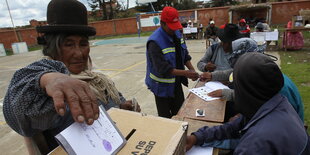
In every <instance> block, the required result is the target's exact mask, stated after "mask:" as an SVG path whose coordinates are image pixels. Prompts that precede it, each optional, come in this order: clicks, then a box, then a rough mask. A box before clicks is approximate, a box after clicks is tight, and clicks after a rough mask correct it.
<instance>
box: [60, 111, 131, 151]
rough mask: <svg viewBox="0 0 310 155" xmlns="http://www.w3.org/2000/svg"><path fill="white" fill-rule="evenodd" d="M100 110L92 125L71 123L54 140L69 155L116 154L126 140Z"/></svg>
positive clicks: (104, 112) (107, 116)
mask: <svg viewBox="0 0 310 155" xmlns="http://www.w3.org/2000/svg"><path fill="white" fill-rule="evenodd" d="M99 109H100V117H99V118H98V120H95V121H94V123H93V124H92V125H87V124H85V123H77V122H75V123H73V124H72V125H70V126H69V127H68V128H66V129H65V130H63V131H62V132H61V133H59V134H58V135H56V138H57V140H58V141H59V142H61V144H62V146H63V147H64V148H65V149H66V151H67V152H68V153H69V154H70V155H71V154H74V155H75V154H76V155H84V154H89V153H91V154H105V155H111V154H116V153H117V152H118V151H119V150H120V149H121V148H122V147H123V146H124V145H125V144H126V140H125V139H124V137H123V136H122V134H121V133H120V131H119V130H118V129H117V128H116V126H115V125H114V123H113V121H112V120H111V119H110V117H109V115H108V114H107V113H106V111H105V110H103V109H101V108H99Z"/></svg>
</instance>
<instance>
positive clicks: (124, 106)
mask: <svg viewBox="0 0 310 155" xmlns="http://www.w3.org/2000/svg"><path fill="white" fill-rule="evenodd" d="M134 108H135V107H134V105H133V103H132V100H128V101H126V102H125V103H123V104H120V109H124V110H130V111H134ZM137 112H141V108H140V105H139V104H137Z"/></svg>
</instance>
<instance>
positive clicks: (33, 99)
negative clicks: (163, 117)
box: [3, 0, 140, 151]
mask: <svg viewBox="0 0 310 155" xmlns="http://www.w3.org/2000/svg"><path fill="white" fill-rule="evenodd" d="M65 8H66V9H65ZM68 10H70V11H71V13H70V14H68V13H67V11H68ZM47 22H48V24H49V25H46V26H40V27H37V31H38V33H43V36H41V37H38V43H39V44H41V45H43V55H44V56H45V58H43V59H41V60H38V61H35V62H33V63H31V64H30V65H28V66H26V67H24V68H22V69H19V70H17V71H16V72H15V74H14V75H13V78H12V80H11V82H10V85H9V87H8V90H7V93H6V96H5V99H4V103H3V114H4V117H5V120H6V122H7V124H8V125H9V126H10V127H11V128H12V129H13V130H14V131H16V132H17V133H18V134H20V135H22V136H25V137H33V136H35V135H37V134H43V136H44V138H45V139H46V142H47V143H48V147H49V151H51V150H52V149H53V148H55V147H56V146H58V144H57V142H56V141H55V138H54V136H55V135H57V134H58V133H59V132H61V131H62V130H63V129H65V128H66V127H68V126H69V125H71V124H72V123H73V122H74V121H75V122H79V123H83V122H85V123H87V124H88V125H91V124H93V122H94V120H96V119H98V117H99V107H98V106H99V105H102V106H103V107H104V108H105V109H106V110H107V109H109V108H111V107H120V108H122V109H127V110H133V105H132V102H131V101H126V100H125V98H124V97H123V96H122V95H121V94H120V93H119V91H118V90H117V89H116V87H115V85H114V83H113V82H112V81H111V80H110V79H109V78H108V77H106V76H105V75H103V74H101V73H97V72H93V71H92V62H91V61H90V56H89V52H90V47H89V42H88V37H89V36H93V35H95V34H96V30H95V28H93V27H90V26H88V25H87V10H86V7H85V6H84V5H83V4H82V3H80V2H78V1H76V0H52V1H51V2H50V3H49V5H48V8H47ZM138 111H140V108H138Z"/></svg>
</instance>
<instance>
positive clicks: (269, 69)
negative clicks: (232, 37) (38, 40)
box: [187, 52, 310, 155]
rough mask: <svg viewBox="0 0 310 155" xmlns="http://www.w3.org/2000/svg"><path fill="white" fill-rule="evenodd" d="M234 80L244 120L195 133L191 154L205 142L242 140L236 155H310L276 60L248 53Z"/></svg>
mask: <svg viewBox="0 0 310 155" xmlns="http://www.w3.org/2000/svg"><path fill="white" fill-rule="evenodd" d="M245 73H246V74H245ZM233 78H234V87H235V101H236V104H235V106H236V109H237V110H238V112H240V113H241V116H240V117H239V118H237V119H235V120H233V121H231V122H228V123H225V124H223V125H220V126H215V127H210V128H209V127H207V126H205V127H203V128H200V129H199V130H198V131H196V132H194V133H192V134H191V136H189V137H188V138H187V150H189V149H190V148H191V147H192V146H193V145H203V144H204V143H205V142H212V141H214V140H224V139H231V138H240V140H239V143H238V144H237V146H236V148H235V150H234V154H251V155H252V154H254V155H255V154H273V155H283V154H309V153H310V140H309V136H308V135H307V132H306V130H305V129H304V126H303V122H302V121H301V120H300V118H299V116H298V115H297V113H296V112H295V110H294V109H293V107H292V106H291V105H290V104H289V102H288V100H287V98H286V97H284V96H282V95H281V94H279V91H280V90H281V88H282V87H283V83H284V79H283V76H282V73H281V71H280V69H279V67H278V66H277V64H275V63H274V62H273V60H272V59H270V58H269V57H268V56H266V55H264V54H262V53H257V52H251V53H246V54H244V55H242V56H241V57H240V58H239V59H238V61H237V63H236V65H235V68H234V74H233ZM288 142H289V145H288Z"/></svg>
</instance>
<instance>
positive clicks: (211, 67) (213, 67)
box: [205, 62, 216, 72]
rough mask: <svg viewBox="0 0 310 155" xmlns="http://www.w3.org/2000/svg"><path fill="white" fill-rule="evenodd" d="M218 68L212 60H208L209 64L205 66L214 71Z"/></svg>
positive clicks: (206, 68) (207, 69)
mask: <svg viewBox="0 0 310 155" xmlns="http://www.w3.org/2000/svg"><path fill="white" fill-rule="evenodd" d="M215 69H216V65H215V64H213V63H212V62H208V63H207V65H206V66H205V70H206V71H210V72H213V71H214V70H215Z"/></svg>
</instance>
